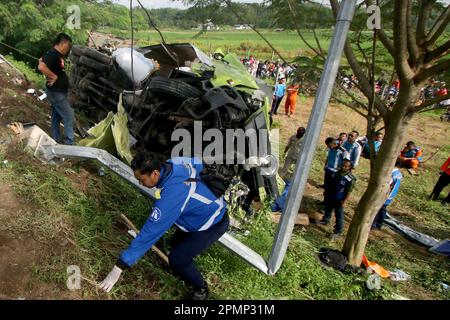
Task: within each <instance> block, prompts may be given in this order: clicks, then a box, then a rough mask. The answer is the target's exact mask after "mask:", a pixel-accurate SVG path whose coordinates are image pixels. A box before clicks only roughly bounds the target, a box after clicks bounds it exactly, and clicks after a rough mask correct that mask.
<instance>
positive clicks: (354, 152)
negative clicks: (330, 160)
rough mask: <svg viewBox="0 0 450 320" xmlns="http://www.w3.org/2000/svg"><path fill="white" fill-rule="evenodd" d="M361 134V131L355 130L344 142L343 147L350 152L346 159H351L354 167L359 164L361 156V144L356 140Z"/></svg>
mask: <svg viewBox="0 0 450 320" xmlns="http://www.w3.org/2000/svg"><path fill="white" fill-rule="evenodd" d="M358 136H359V132H358V131H356V130H353V131H352V132H350V133H349V134H348V138H347V141H345V142H344V143H343V144H342V147H343V148H344V149H345V150H347V152H348V154H347V157H346V159H349V160H350V161H351V163H352V167H353V168H356V167H357V166H358V164H359V158H360V157H361V150H362V147H361V145H360V144H359V143H358V142H357V141H356V139H357V138H358Z"/></svg>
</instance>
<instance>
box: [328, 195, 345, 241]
mask: <svg viewBox="0 0 450 320" xmlns="http://www.w3.org/2000/svg"><path fill="white" fill-rule="evenodd" d="M333 210H334V213H335V215H336V224H335V226H334V233H341V232H342V231H343V230H344V207H343V206H342V202H341V200H334V199H327V197H325V215H324V216H323V220H325V221H326V222H329V221H330V220H331V215H332V213H333Z"/></svg>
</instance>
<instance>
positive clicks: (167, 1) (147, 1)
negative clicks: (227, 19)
mask: <svg viewBox="0 0 450 320" xmlns="http://www.w3.org/2000/svg"><path fill="white" fill-rule="evenodd" d="M140 1H141V3H142V4H143V5H144V6H145V7H146V8H186V7H185V6H184V5H183V3H182V2H181V1H171V0H140ZM233 1H234V2H248V3H250V2H256V3H261V2H262V0H238V1H236V0H233ZM113 2H115V3H120V4H123V5H127V6H129V5H130V0H113ZM133 5H134V6H138V5H139V3H138V2H137V1H136V0H133Z"/></svg>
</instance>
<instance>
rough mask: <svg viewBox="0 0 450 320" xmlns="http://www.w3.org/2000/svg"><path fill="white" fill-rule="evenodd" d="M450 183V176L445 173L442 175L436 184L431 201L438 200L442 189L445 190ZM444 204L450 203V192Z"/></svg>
mask: <svg viewBox="0 0 450 320" xmlns="http://www.w3.org/2000/svg"><path fill="white" fill-rule="evenodd" d="M449 183H450V175H448V174H446V173H445V172H444V173H442V174H441V176H440V177H439V179H438V181H437V182H436V185H435V186H434V189H433V192H432V193H431V199H438V198H439V194H440V193H441V191H442V189H444V188H445V187H446V186H447V185H448V184H449ZM444 202H447V203H450V191H449V193H448V195H447V197H446V198H445V199H444Z"/></svg>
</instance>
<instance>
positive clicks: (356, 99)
mask: <svg viewBox="0 0 450 320" xmlns="http://www.w3.org/2000/svg"><path fill="white" fill-rule="evenodd" d="M337 83H338V85H339V87H340V88H341V89H342V91H344V92H345V94H346V95H348V96H349V97H350V99H352V100H353V101H354V102H355V103H357V104H359V105H360V106H361V107H362V108H363V109H365V110H367V104H365V103H363V102H362V101H361V100H359V99H358V98H356V96H355V95H354V94H353V93H352V92H351V91H350V90H348V89H347V88H345V87H344V86H343V85H342V83H341V82H340V81H338V82H337Z"/></svg>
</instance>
